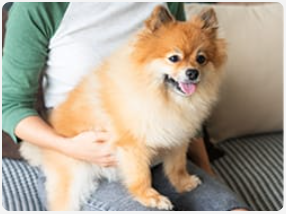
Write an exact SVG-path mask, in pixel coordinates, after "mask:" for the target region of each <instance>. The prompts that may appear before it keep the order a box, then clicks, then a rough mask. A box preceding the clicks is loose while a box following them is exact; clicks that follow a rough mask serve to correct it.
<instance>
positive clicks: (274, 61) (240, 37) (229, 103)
mask: <svg viewBox="0 0 286 214" xmlns="http://www.w3.org/2000/svg"><path fill="white" fill-rule="evenodd" d="M203 7H210V5H202V4H188V5H187V6H186V13H187V16H190V15H192V14H196V13H197V12H198V11H200V10H201V9H202V8H203ZM212 7H214V9H215V10H216V13H217V16H218V20H219V24H220V26H221V27H222V29H223V30H222V34H223V35H224V36H225V38H226V39H227V42H228V62H227V65H226V68H225V69H226V76H225V80H224V83H223V86H222V90H221V94H220V101H219V103H218V104H217V106H216V107H215V109H214V110H213V113H212V116H211V118H210V119H209V121H208V123H207V130H208V132H209V135H210V137H211V140H212V141H213V142H219V141H222V140H225V139H227V138H233V137H238V136H242V135H248V134H255V133H263V132H272V131H277V130H282V129H283V6H282V5H281V4H279V3H267V4H261V5H251V6H245V5H244V6H243V5H212Z"/></svg>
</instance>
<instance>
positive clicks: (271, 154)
mask: <svg viewBox="0 0 286 214" xmlns="http://www.w3.org/2000/svg"><path fill="white" fill-rule="evenodd" d="M219 148H221V149H223V150H224V151H225V153H226V154H225V156H224V157H222V158H220V159H218V160H216V161H214V162H213V167H214V170H215V171H216V173H217V175H218V176H219V178H220V179H221V180H222V181H223V182H225V183H226V185H228V186H229V187H230V188H231V189H232V190H233V191H235V192H236V193H238V194H239V195H240V196H241V197H242V198H243V199H244V200H245V201H246V202H247V203H248V205H249V206H250V207H251V208H252V209H253V210H267V211H272V210H279V209H281V208H282V206H283V134H282V133H276V134H269V135H259V136H253V137H247V138H239V139H233V140H229V141H226V142H223V143H221V144H219ZM37 176H38V171H37V169H35V168H32V167H30V166H29V165H27V164H26V162H24V161H18V160H12V159H5V158H4V159H2V205H3V207H4V208H5V209H6V210H10V211H32V210H33V211H40V210H44V207H43V206H42V204H41V202H40V200H39V196H38V194H37V191H36V189H37Z"/></svg>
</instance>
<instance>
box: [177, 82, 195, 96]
mask: <svg viewBox="0 0 286 214" xmlns="http://www.w3.org/2000/svg"><path fill="white" fill-rule="evenodd" d="M179 86H180V88H181V90H182V91H183V92H184V93H185V94H186V95H192V94H193V93H194V92H195V90H196V85H195V84H192V83H184V82H179Z"/></svg>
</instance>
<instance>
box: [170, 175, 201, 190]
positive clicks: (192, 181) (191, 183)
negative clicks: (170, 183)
mask: <svg viewBox="0 0 286 214" xmlns="http://www.w3.org/2000/svg"><path fill="white" fill-rule="evenodd" d="M201 183H202V181H201V180H200V179H199V177H197V176H196V175H188V176H185V177H183V178H181V179H180V183H179V184H177V185H176V186H175V187H176V189H177V191H178V192H189V191H192V190H193V189H195V188H196V187H197V186H199V185H200V184H201Z"/></svg>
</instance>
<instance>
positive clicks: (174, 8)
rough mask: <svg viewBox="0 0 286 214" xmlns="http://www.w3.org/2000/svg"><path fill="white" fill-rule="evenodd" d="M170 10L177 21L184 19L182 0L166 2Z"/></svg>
mask: <svg viewBox="0 0 286 214" xmlns="http://www.w3.org/2000/svg"><path fill="white" fill-rule="evenodd" d="M167 5H168V8H169V10H170V12H171V13H172V14H173V16H175V18H176V19H177V20H179V21H186V16H185V9H184V2H167Z"/></svg>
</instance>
